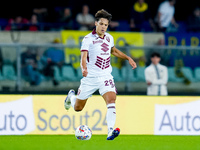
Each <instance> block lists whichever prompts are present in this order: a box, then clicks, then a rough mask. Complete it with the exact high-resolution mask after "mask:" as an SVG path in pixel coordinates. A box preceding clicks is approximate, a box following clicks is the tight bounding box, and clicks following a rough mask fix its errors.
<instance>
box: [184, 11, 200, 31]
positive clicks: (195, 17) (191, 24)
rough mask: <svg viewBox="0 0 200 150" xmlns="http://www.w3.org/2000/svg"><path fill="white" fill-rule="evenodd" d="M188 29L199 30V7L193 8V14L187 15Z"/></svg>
mask: <svg viewBox="0 0 200 150" xmlns="http://www.w3.org/2000/svg"><path fill="white" fill-rule="evenodd" d="M187 23H188V31H192V32H200V8H199V7H197V8H195V9H194V11H193V14H192V15H190V16H189V17H188V20H187Z"/></svg>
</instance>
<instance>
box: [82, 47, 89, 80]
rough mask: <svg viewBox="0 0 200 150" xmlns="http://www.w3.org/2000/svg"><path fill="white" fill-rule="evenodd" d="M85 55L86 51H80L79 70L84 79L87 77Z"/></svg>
mask: <svg viewBox="0 0 200 150" xmlns="http://www.w3.org/2000/svg"><path fill="white" fill-rule="evenodd" d="M87 55H88V52H87V51H82V52H81V70H82V75H83V76H84V77H86V76H87V74H88V72H87V62H86V61H87Z"/></svg>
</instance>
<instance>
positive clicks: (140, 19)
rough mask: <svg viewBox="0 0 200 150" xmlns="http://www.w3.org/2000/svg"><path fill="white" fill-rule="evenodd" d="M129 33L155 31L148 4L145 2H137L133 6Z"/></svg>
mask: <svg viewBox="0 0 200 150" xmlns="http://www.w3.org/2000/svg"><path fill="white" fill-rule="evenodd" d="M130 28H131V31H145V30H150V29H153V30H155V25H154V22H153V20H152V18H151V14H150V11H149V7H148V4H147V3H146V2H145V0H137V2H136V3H135V4H134V5H133V8H132V12H131V19H130Z"/></svg>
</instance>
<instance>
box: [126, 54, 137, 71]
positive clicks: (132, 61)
mask: <svg viewBox="0 0 200 150" xmlns="http://www.w3.org/2000/svg"><path fill="white" fill-rule="evenodd" d="M128 62H129V64H130V65H131V66H132V67H133V68H132V69H135V68H137V64H136V63H135V61H134V60H133V59H132V58H130V57H129V59H128Z"/></svg>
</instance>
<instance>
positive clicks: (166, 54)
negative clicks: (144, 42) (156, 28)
mask: <svg viewBox="0 0 200 150" xmlns="http://www.w3.org/2000/svg"><path fill="white" fill-rule="evenodd" d="M155 46H165V39H164V38H160V39H158V41H157V42H156V43H155ZM170 51H171V50H168V49H147V50H146V51H145V57H146V58H147V61H146V66H148V65H150V64H151V54H152V53H153V52H157V53H159V54H160V55H161V61H160V62H161V63H162V64H163V65H166V66H169V59H170V54H171V53H170Z"/></svg>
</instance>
